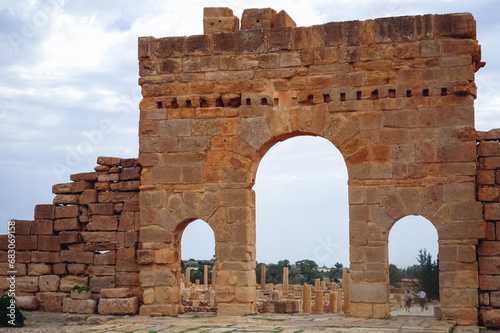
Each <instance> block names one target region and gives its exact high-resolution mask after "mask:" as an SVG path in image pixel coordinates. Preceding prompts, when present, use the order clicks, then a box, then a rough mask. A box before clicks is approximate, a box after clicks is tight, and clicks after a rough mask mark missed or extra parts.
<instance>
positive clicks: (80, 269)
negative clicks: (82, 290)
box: [0, 157, 142, 312]
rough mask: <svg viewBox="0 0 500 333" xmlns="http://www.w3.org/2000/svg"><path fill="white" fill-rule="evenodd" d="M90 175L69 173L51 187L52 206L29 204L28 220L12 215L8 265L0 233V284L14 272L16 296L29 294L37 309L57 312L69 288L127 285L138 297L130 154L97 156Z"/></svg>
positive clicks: (134, 172) (136, 174)
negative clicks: (13, 262)
mask: <svg viewBox="0 0 500 333" xmlns="http://www.w3.org/2000/svg"><path fill="white" fill-rule="evenodd" d="M97 163H98V164H99V165H98V166H97V167H95V172H88V173H79V174H74V175H71V177H70V178H71V180H72V182H70V183H65V184H57V185H54V186H53V188H52V192H53V193H55V194H56V196H55V198H54V201H53V204H47V205H45V204H44V205H37V206H36V207H35V212H34V220H29V221H25V220H16V221H14V223H15V224H14V227H15V233H14V234H15V236H16V237H15V241H16V243H15V249H16V258H15V260H16V265H15V267H14V268H13V269H12V268H11V267H9V264H8V262H7V249H8V236H7V235H1V236H0V258H1V260H0V261H1V263H0V289H1V290H2V291H3V292H4V293H6V292H7V291H8V290H9V283H8V280H7V276H5V275H8V274H9V272H10V271H15V272H16V273H15V275H16V280H15V287H16V291H15V294H16V296H23V295H24V296H33V295H34V296H37V298H38V300H39V302H40V304H41V309H44V310H45V311H51V312H62V311H63V306H62V304H63V298H64V297H68V296H69V292H70V290H71V288H73V286H75V285H80V286H89V287H90V289H91V291H92V293H93V298H97V297H98V296H99V292H100V291H101V289H103V288H115V287H129V288H131V290H132V292H133V293H134V294H135V296H138V297H139V299H141V300H142V288H141V287H140V283H139V266H138V264H137V261H136V247H137V241H138V230H139V228H140V225H139V220H140V219H139V184H140V175H141V168H140V166H138V165H137V159H121V158H114V157H99V158H98V159H97Z"/></svg>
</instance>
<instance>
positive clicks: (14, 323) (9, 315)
mask: <svg viewBox="0 0 500 333" xmlns="http://www.w3.org/2000/svg"><path fill="white" fill-rule="evenodd" d="M15 302H16V299H15V298H14V297H11V296H9V295H3V296H2V297H0V326H2V327H23V326H24V321H25V320H26V317H24V315H23V314H22V313H21V308H20V307H18V306H17V305H16V303H15Z"/></svg>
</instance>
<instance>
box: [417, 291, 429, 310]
mask: <svg viewBox="0 0 500 333" xmlns="http://www.w3.org/2000/svg"><path fill="white" fill-rule="evenodd" d="M417 295H418V298H419V300H420V307H421V308H422V309H421V310H420V312H422V311H424V308H425V297H426V296H427V295H426V294H425V291H423V290H420V291H419V292H418V294H417Z"/></svg>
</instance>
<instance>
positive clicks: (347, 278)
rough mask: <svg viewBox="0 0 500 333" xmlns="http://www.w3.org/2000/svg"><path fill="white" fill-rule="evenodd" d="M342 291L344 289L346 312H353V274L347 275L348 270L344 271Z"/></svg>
mask: <svg viewBox="0 0 500 333" xmlns="http://www.w3.org/2000/svg"><path fill="white" fill-rule="evenodd" d="M342 289H344V311H345V313H350V312H351V296H350V295H351V274H349V273H347V269H345V268H344V269H343V270H342Z"/></svg>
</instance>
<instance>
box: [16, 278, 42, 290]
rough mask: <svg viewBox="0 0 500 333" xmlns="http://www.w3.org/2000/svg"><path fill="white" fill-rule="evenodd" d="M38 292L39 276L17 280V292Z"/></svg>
mask: <svg viewBox="0 0 500 333" xmlns="http://www.w3.org/2000/svg"><path fill="white" fill-rule="evenodd" d="M37 291H38V276H19V277H17V278H16V292H26V293H33V292H37Z"/></svg>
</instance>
